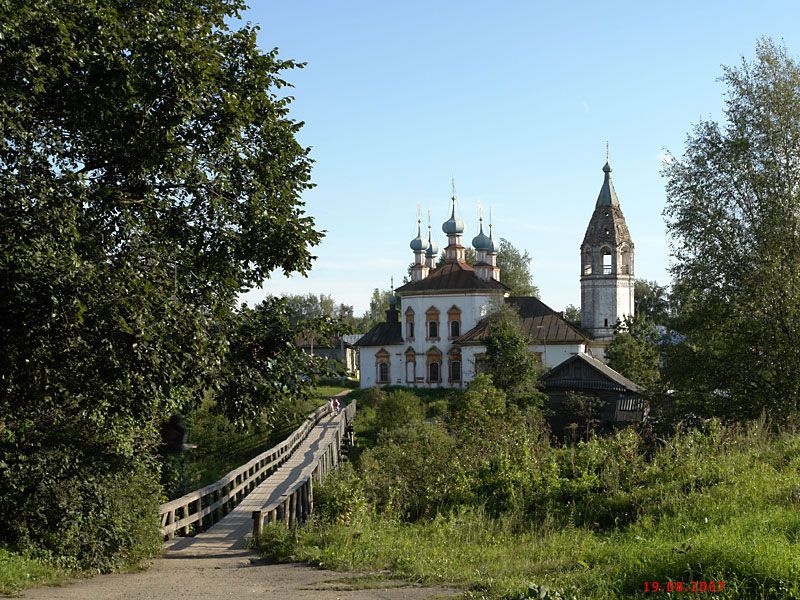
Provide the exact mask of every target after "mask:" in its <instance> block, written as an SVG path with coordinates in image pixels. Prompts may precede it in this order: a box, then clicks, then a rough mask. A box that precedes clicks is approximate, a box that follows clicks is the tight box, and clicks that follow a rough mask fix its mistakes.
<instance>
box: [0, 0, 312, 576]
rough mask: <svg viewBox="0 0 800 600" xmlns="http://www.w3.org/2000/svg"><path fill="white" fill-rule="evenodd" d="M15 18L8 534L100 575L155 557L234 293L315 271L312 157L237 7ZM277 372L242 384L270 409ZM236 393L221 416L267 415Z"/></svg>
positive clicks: (2, 35) (4, 53) (5, 48)
mask: <svg viewBox="0 0 800 600" xmlns="http://www.w3.org/2000/svg"><path fill="white" fill-rule="evenodd" d="M13 5H14V6H13V8H12V7H11V5H10V4H8V3H7V4H6V5H4V8H3V9H2V12H3V17H4V18H3V19H0V71H2V74H3V76H2V77H1V78H0V91H2V93H0V131H2V137H0V215H1V216H0V248H2V251H1V252H0V271H1V272H2V279H3V281H4V285H3V286H2V292H0V315H2V316H1V317H0V340H2V342H0V344H2V346H0V373H2V378H3V385H2V392H0V424H1V425H0V431H2V434H1V435H0V505H2V506H3V507H4V514H3V519H2V522H0V539H3V540H4V541H5V542H6V543H8V544H9V545H10V547H11V548H14V549H29V550H30V551H31V552H36V551H38V552H40V553H42V554H44V555H52V556H54V557H60V559H61V561H62V562H63V563H64V564H70V565H73V564H74V565H77V566H82V567H86V568H96V569H102V570H107V569H111V568H115V567H117V566H120V565H122V564H126V563H129V562H136V561H138V560H140V559H141V558H143V557H146V556H147V555H149V554H150V553H152V552H154V551H156V550H157V549H158V548H159V544H158V542H159V537H158V532H157V523H156V522H155V519H154V518H153V515H154V514H156V513H155V508H156V506H157V504H158V500H159V497H160V490H159V489H158V485H157V482H158V470H159V464H158V462H157V460H155V451H156V448H157V444H158V428H159V424H160V422H161V421H162V420H163V419H165V418H166V417H168V416H169V415H170V414H172V413H173V412H175V411H176V410H184V411H185V410H189V409H191V408H192V407H193V406H195V405H197V404H198V403H199V401H200V400H201V398H202V395H203V392H204V389H205V388H207V387H208V386H209V384H210V382H211V381H216V380H219V379H220V373H219V367H220V365H221V364H223V363H224V362H225V358H226V353H227V349H228V341H227V337H228V334H229V332H230V331H233V332H234V333H236V334H242V333H243V330H244V329H246V328H247V327H249V326H250V323H240V322H239V321H238V316H239V315H236V314H234V312H233V307H234V306H235V303H236V298H237V296H238V294H239V293H240V292H241V291H242V290H243V289H245V288H248V287H252V286H253V285H255V284H257V283H261V282H262V281H263V279H264V278H266V277H267V276H269V274H270V273H271V272H273V271H274V270H275V269H282V270H283V271H285V272H291V271H295V270H299V271H300V272H305V271H307V270H308V268H309V267H310V265H311V259H312V256H311V253H310V246H312V245H315V244H317V243H318V242H319V240H320V239H321V234H320V233H319V232H317V231H315V230H314V223H313V221H312V219H311V218H310V217H308V216H306V215H304V213H303V210H302V206H303V205H302V202H301V201H300V194H301V193H302V192H303V191H304V190H305V189H307V188H309V187H310V185H311V184H310V179H309V178H310V160H309V158H308V150H307V149H305V148H303V147H302V146H300V145H299V144H298V142H297V140H296V139H295V136H296V134H297V131H298V129H299V127H300V124H298V123H296V122H294V121H292V120H291V119H290V118H289V113H288V110H289V103H290V100H291V98H290V97H288V96H285V95H279V93H278V90H280V89H281V88H285V87H286V85H288V84H287V82H286V81H285V80H284V79H283V73H284V72H285V70H286V69H291V68H293V67H297V66H300V65H298V64H296V63H294V62H293V61H290V60H282V59H280V58H279V57H278V54H277V51H276V50H273V51H271V52H268V53H263V52H261V51H259V50H258V49H257V47H256V28H255V27H253V26H251V25H241V23H240V22H239V21H238V20H237V19H238V13H239V11H240V10H241V9H242V8H243V4H242V3H241V2H238V1H236V0H233V1H227V0H205V1H204V2H200V3H197V2H186V1H183V0H165V1H164V2H159V3H125V2H119V1H118V0H101V1H100V2H95V1H91V2H90V1H88V0H70V1H69V2H66V1H64V0H56V1H53V2H45V3H41V2H39V3H19V2H16V3H13ZM243 314H251V313H243ZM257 318H258V315H256V314H253V315H252V318H251V319H250V317H248V318H246V319H244V320H245V321H247V320H248V319H250V320H251V321H252V320H254V319H256V320H257ZM264 321H269V319H268V318H266V317H264V319H263V320H262V324H263V322H264ZM274 337H275V339H278V338H281V336H280V335H275V336H274ZM237 344H239V345H240V346H241V345H242V340H241V337H240V338H239V340H238V341H237V340H234V346H236V345H237ZM278 354H279V355H280V353H278ZM249 367H252V365H249V366H248V368H249ZM284 368H288V367H287V366H280V365H277V366H275V367H270V368H269V370H268V372H267V374H266V375H264V377H263V378H262V379H260V380H259V379H258V378H256V377H255V376H254V374H253V373H252V371H250V370H248V369H244V374H245V375H247V376H251V382H253V383H255V384H257V385H258V386H259V388H260V389H268V388H270V386H271V387H272V393H271V394H270V395H269V396H268V400H267V401H268V402H269V401H272V400H273V399H274V398H275V397H279V398H280V397H284V396H287V395H288V394H289V392H290V391H289V389H287V388H286V387H281V386H278V385H276V383H275V381H271V382H270V381H269V380H268V378H269V376H270V375H272V374H274V375H279V376H283V374H284V373H283V371H282V369H284ZM237 369H239V367H230V368H229V372H233V371H237ZM292 381H297V378H296V377H295V378H294V380H289V384H288V385H291V383H292ZM239 391H242V392H244V391H245V390H244V389H243V388H242V387H241V386H240V387H239ZM243 398H244V400H243V401H242V405H241V406H239V405H238V404H237V403H238V402H239V400H238V399H237V398H235V397H231V396H228V397H226V398H223V397H220V406H221V407H224V408H225V410H226V411H229V413H230V414H233V413H236V412H237V410H238V409H239V408H242V409H243V410H245V411H249V412H250V413H252V412H254V411H255V408H256V401H255V400H254V396H252V395H250V396H247V394H244V395H243ZM238 416H239V414H238V413H237V417H238Z"/></svg>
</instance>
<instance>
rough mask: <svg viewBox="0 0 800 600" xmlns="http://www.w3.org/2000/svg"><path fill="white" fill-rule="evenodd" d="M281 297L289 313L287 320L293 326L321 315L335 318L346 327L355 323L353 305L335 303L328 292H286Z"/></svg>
mask: <svg viewBox="0 0 800 600" xmlns="http://www.w3.org/2000/svg"><path fill="white" fill-rule="evenodd" d="M283 299H284V301H285V303H286V309H287V310H288V313H289V322H290V323H291V325H292V326H293V327H297V326H298V325H300V324H303V323H305V322H306V321H308V320H313V319H320V318H323V317H327V318H328V319H336V320H338V321H340V322H341V323H342V324H344V325H346V326H347V327H348V328H352V327H353V326H354V325H355V317H354V316H353V307H352V306H350V305H348V304H343V303H339V304H337V303H336V301H335V300H334V299H333V296H331V295H329V294H319V295H317V294H288V295H286V296H283Z"/></svg>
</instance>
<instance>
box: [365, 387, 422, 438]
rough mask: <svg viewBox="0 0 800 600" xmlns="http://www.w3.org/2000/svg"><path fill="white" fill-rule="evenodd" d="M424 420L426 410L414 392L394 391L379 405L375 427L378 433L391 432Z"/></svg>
mask: <svg viewBox="0 0 800 600" xmlns="http://www.w3.org/2000/svg"><path fill="white" fill-rule="evenodd" d="M424 419H425V409H424V408H423V407H422V403H421V402H420V401H419V398H418V397H417V396H416V395H415V394H414V393H413V392H408V391H405V390H394V391H392V392H390V393H389V394H388V395H386V398H385V399H382V401H381V402H380V403H379V404H378V405H377V407H376V418H375V426H376V428H377V430H378V431H383V430H387V431H390V430H392V429H395V428H396V427H403V426H405V425H408V424H412V423H417V422H420V421H422V420H424Z"/></svg>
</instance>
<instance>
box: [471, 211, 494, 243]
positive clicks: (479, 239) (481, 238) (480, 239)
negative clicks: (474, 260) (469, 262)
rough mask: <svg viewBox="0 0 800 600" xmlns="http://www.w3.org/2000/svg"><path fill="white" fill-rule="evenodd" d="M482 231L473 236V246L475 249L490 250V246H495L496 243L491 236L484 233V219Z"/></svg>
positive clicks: (481, 221)
mask: <svg viewBox="0 0 800 600" xmlns="http://www.w3.org/2000/svg"><path fill="white" fill-rule="evenodd" d="M480 223H481V225H480V229H481V230H480V233H478V235H476V236H475V237H474V238H472V247H473V248H475V250H487V251H488V250H489V248H490V247H494V243H493V242H492V240H491V238H490V237H489V236H488V235H486V234H485V233H483V219H482V218H481V220H480Z"/></svg>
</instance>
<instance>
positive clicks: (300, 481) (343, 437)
mask: <svg viewBox="0 0 800 600" xmlns="http://www.w3.org/2000/svg"><path fill="white" fill-rule="evenodd" d="M342 412H343V413H344V415H343V417H342V419H340V420H339V426H338V428H337V429H336V430H335V431H334V432H333V434H332V435H330V436H329V438H328V439H327V440H326V443H325V444H324V447H323V449H322V452H321V453H320V454H318V455H317V456H316V458H315V459H314V460H313V461H312V462H311V463H309V465H308V466H307V467H306V468H305V469H304V470H303V472H302V473H301V474H300V476H299V477H298V478H297V480H295V481H294V483H292V485H291V486H289V488H288V489H287V490H286V492H285V493H284V494H283V495H281V496H280V497H279V498H277V499H276V500H273V501H272V502H270V503H269V504H267V505H266V506H263V507H262V508H261V510H254V511H253V537H254V538H255V539H258V538H259V537H260V536H261V534H262V533H263V531H264V525H265V524H267V523H284V524H285V525H286V527H291V526H292V525H294V524H299V523H302V522H304V521H305V520H306V519H307V518H308V516H309V515H310V514H311V513H312V511H313V509H314V482H315V481H317V482H319V481H321V480H322V478H323V477H324V476H325V475H326V474H327V473H328V471H330V470H331V469H333V468H334V467H336V465H337V464H338V462H339V453H340V450H341V446H342V444H344V443H346V444H348V446H349V445H352V442H353V437H352V436H353V428H352V422H353V419H354V418H355V414H356V401H355V400H353V401H352V402H351V403H350V404H348V405H347V406H346V407H345V408H344V410H343V411H342Z"/></svg>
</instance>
